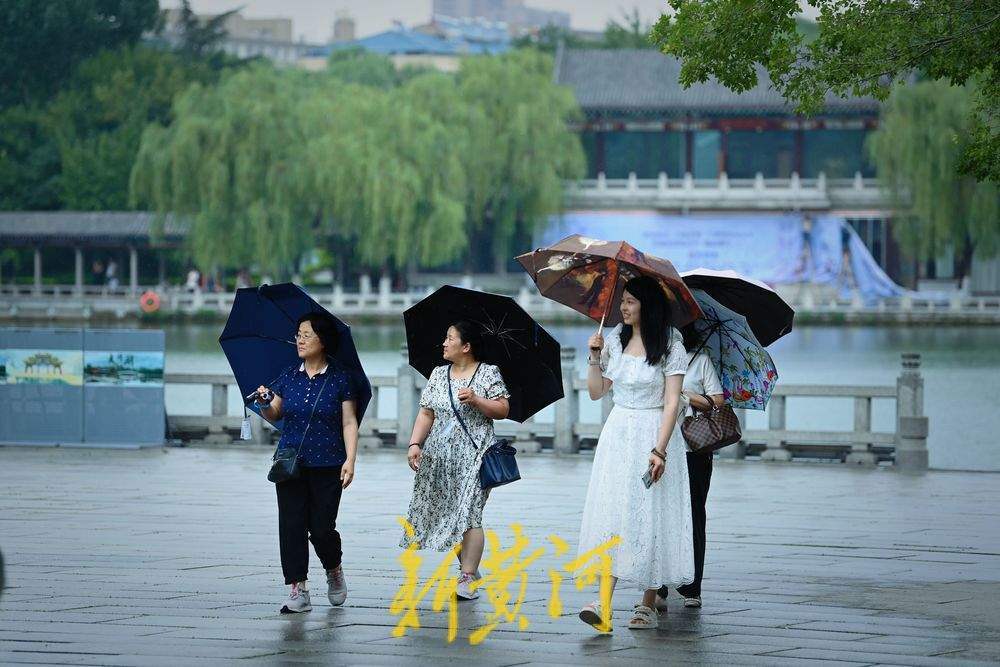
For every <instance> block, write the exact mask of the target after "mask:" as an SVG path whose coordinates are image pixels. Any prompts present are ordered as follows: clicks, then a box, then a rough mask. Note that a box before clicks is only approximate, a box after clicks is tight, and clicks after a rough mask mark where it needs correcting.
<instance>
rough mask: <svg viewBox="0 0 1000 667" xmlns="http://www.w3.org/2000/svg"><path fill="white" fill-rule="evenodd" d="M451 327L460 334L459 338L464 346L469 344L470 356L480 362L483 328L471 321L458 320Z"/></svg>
mask: <svg viewBox="0 0 1000 667" xmlns="http://www.w3.org/2000/svg"><path fill="white" fill-rule="evenodd" d="M451 326H452V327H454V328H455V331H457V332H458V338H459V340H461V341H462V344H463V345H464V344H465V343H468V344H469V354H471V355H472V358H473V359H475V360H476V361H479V355H480V353H481V352H482V348H483V328H482V327H481V326H479V325H478V324H476V323H474V322H470V321H469V320H458V321H457V322H452V323H451Z"/></svg>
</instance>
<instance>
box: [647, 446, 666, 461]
mask: <svg viewBox="0 0 1000 667" xmlns="http://www.w3.org/2000/svg"><path fill="white" fill-rule="evenodd" d="M649 453H650V454H656V456H658V457H659V458H660V460H661V461H666V460H667V455H666V454H664V453H662V452H661V451H660V450H658V449H657V448H656V447H653V448H652V449H651V450H649Z"/></svg>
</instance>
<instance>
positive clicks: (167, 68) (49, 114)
mask: <svg viewBox="0 0 1000 667" xmlns="http://www.w3.org/2000/svg"><path fill="white" fill-rule="evenodd" d="M214 77H215V73H214V72H213V71H212V70H211V69H210V68H209V67H207V66H205V65H203V64H198V63H195V64H190V63H185V62H184V61H183V60H182V59H181V57H179V56H178V55H175V54H173V53H169V52H163V51H157V50H154V49H149V48H144V47H136V48H124V49H121V50H118V51H105V52H103V53H101V54H98V55H96V56H94V57H93V58H91V59H89V60H87V61H86V62H84V63H82V64H81V66H80V68H79V70H78V72H77V74H76V76H75V77H74V78H73V80H72V81H71V84H70V85H69V86H68V87H67V88H66V89H65V90H64V91H63V92H61V93H59V95H58V96H57V97H56V98H55V99H54V100H53V101H52V103H51V104H50V105H49V107H48V109H47V110H46V114H45V124H46V127H47V128H48V131H49V135H50V136H51V137H53V138H54V139H55V143H56V145H57V147H58V149H59V155H60V162H61V174H60V176H59V179H58V180H59V186H60V188H59V189H60V196H61V197H60V198H61V200H62V202H63V205H64V206H65V207H66V208H69V209H74V210H121V209H125V208H127V206H128V180H129V173H130V171H131V168H132V163H133V161H134V159H135V155H136V153H137V151H138V149H139V140H140V138H141V136H142V132H143V130H144V129H145V127H146V125H147V124H148V123H150V122H159V123H164V122H167V121H168V120H169V118H170V108H171V103H172V101H173V97H174V95H175V94H177V93H178V92H180V91H181V90H183V89H184V88H186V87H187V86H188V84H190V83H191V82H192V81H210V80H212V79H213V78H214Z"/></svg>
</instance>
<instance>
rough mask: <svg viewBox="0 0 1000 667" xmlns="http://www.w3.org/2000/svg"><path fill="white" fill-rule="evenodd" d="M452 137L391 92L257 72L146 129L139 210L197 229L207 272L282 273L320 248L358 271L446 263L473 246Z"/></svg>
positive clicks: (185, 100)
mask: <svg viewBox="0 0 1000 667" xmlns="http://www.w3.org/2000/svg"><path fill="white" fill-rule="evenodd" d="M453 133H454V130H452V129H449V128H448V127H446V126H444V125H443V124H442V123H441V122H440V121H438V120H436V119H434V118H432V117H431V116H430V115H428V114H426V113H424V112H422V111H421V110H419V109H415V108H412V105H411V104H408V102H407V100H406V99H405V98H400V97H397V96H396V94H395V93H394V92H393V91H384V90H379V89H377V88H373V87H370V86H360V85H354V84H348V83H345V82H344V81H343V80H342V79H340V78H339V77H335V76H331V75H327V74H324V73H312V72H301V71H289V70H281V71H278V70H274V69H272V68H270V67H266V66H259V67H254V68H250V69H247V70H245V71H241V72H238V73H235V74H232V75H230V76H228V77H227V78H225V79H224V80H223V81H222V82H221V83H220V84H219V85H218V86H217V87H215V88H204V87H200V86H195V87H192V88H191V89H189V90H188V91H186V92H185V93H184V94H183V95H181V96H180V97H179V98H178V99H177V101H176V103H175V106H174V120H173V122H172V123H171V124H170V125H169V126H168V127H161V126H151V127H150V128H148V129H147V130H146V133H145V134H144V137H143V141H142V145H141V148H140V151H139V156H138V159H137V162H136V166H135V168H134V169H133V172H132V180H131V190H132V197H133V202H134V203H135V204H136V205H140V204H146V205H149V206H152V207H153V208H155V210H157V211H159V212H160V213H173V214H177V215H180V216H183V217H185V218H188V219H190V220H191V229H190V241H191V250H192V252H193V256H194V258H195V260H196V262H197V263H198V264H199V265H201V266H204V267H206V268H207V267H210V266H212V265H222V266H248V265H255V266H258V267H260V268H261V269H263V270H266V271H277V272H279V273H280V272H283V271H285V270H286V269H287V268H288V267H290V266H292V265H293V264H294V263H295V262H296V261H297V260H298V259H300V258H301V257H302V256H303V255H304V254H305V253H306V252H308V251H311V250H312V249H314V248H315V247H316V245H317V244H318V243H320V242H322V241H323V240H324V239H325V240H326V241H328V242H330V244H331V245H332V246H333V247H331V248H330V249H331V250H333V251H334V254H336V255H339V256H340V257H342V258H344V260H345V261H348V260H352V261H353V262H354V263H355V264H356V263H357V262H358V261H360V262H362V263H364V264H367V265H369V266H376V267H380V266H381V267H386V266H402V265H404V264H405V263H406V262H407V261H408V258H409V257H410V256H413V255H416V256H417V257H418V258H419V259H420V261H421V262H422V263H424V264H427V265H433V264H440V263H442V262H447V261H449V260H452V259H454V258H455V257H456V256H457V255H459V254H460V253H461V252H462V251H464V249H465V242H466V239H465V235H464V233H463V228H462V223H463V219H464V214H463V203H464V200H463V194H464V180H463V178H462V165H461V163H460V162H459V160H458V158H457V157H456V156H455V155H453V154H452V153H451V152H450V151H449V146H450V145H451V143H452V142H451V141H450V137H451V135H452V134H453Z"/></svg>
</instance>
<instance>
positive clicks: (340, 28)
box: [330, 9, 357, 43]
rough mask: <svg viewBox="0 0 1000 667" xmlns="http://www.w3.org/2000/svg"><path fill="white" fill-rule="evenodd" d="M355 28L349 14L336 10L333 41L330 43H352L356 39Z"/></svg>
mask: <svg viewBox="0 0 1000 667" xmlns="http://www.w3.org/2000/svg"><path fill="white" fill-rule="evenodd" d="M356 27H357V26H356V25H355V23H354V19H353V18H351V15H350V14H348V13H347V12H346V11H344V10H343V9H340V10H337V18H336V20H335V21H334V22H333V39H331V40H330V41H331V42H333V43H337V42H353V41H354V40H355V39H356V38H357V35H356V34H355V33H356Z"/></svg>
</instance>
